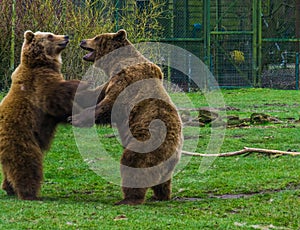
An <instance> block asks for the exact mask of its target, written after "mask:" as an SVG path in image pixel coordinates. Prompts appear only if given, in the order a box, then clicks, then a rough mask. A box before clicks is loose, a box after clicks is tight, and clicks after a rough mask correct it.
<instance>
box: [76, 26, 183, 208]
mask: <svg viewBox="0 0 300 230" xmlns="http://www.w3.org/2000/svg"><path fill="white" fill-rule="evenodd" d="M81 47H82V48H83V49H85V50H88V51H89V53H88V54H86V55H85V56H84V60H86V61H92V62H94V65H95V66H96V67H99V68H102V69H103V70H104V72H105V73H106V74H107V75H108V77H109V81H108V82H107V83H105V84H103V85H102V86H101V87H102V89H103V91H104V98H101V101H100V103H98V104H97V105H96V107H93V108H88V109H85V110H83V111H82V112H81V113H80V114H78V115H75V116H73V117H72V124H73V125H74V126H79V127H84V126H91V125H93V124H94V122H95V123H97V124H103V123H106V122H113V123H115V124H116V126H117V128H118V132H119V135H120V138H121V142H122V145H123V147H124V151H123V155H122V158H121V178H122V190H123V195H124V199H123V200H121V201H119V202H118V203H116V204H128V205H137V204H142V203H143V202H144V199H145V194H146V191H147V190H148V189H149V188H151V189H152V190H153V192H154V195H153V199H154V200H169V199H170V197H171V180H172V174H173V172H174V169H175V166H176V164H177V163H178V161H179V159H180V155H181V148H182V123H181V120H180V117H179V115H178V113H177V110H176V107H175V106H174V104H173V103H172V101H171V99H170V97H169V95H168V94H167V92H166V90H165V89H164V87H163V83H162V79H163V75H162V72H161V70H160V68H159V67H158V66H157V65H155V64H154V63H152V62H150V61H149V60H148V59H146V58H145V57H144V56H143V55H142V54H141V53H140V52H138V51H137V50H136V48H135V47H134V46H133V45H132V44H131V43H130V41H129V40H128V39H127V34H126V31H125V30H120V31H118V32H117V33H105V34H101V35H98V36H96V37H94V38H91V39H86V40H83V41H82V42H81Z"/></svg>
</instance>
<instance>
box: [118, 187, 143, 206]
mask: <svg viewBox="0 0 300 230" xmlns="http://www.w3.org/2000/svg"><path fill="white" fill-rule="evenodd" d="M122 190H123V194H124V199H123V200H121V201H119V202H117V203H115V204H116V205H122V204H126V205H139V204H142V203H144V200H145V195H146V191H147V188H127V187H122Z"/></svg>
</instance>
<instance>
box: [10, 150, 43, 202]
mask: <svg viewBox="0 0 300 230" xmlns="http://www.w3.org/2000/svg"><path fill="white" fill-rule="evenodd" d="M8 173H9V178H10V181H11V184H12V187H13V188H14V190H15V192H16V194H17V195H18V198H19V199H21V200H39V199H38V193H39V191H40V188H41V182H42V179H43V169H42V159H39V157H34V156H33V157H28V156H26V157H24V158H23V159H22V160H21V161H19V162H18V164H15V165H14V167H13V168H11V170H10V172H8Z"/></svg>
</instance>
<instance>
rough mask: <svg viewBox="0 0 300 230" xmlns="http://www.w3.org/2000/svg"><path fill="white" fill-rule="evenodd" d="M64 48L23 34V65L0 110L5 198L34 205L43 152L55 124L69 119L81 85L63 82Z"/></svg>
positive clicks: (54, 40)
mask: <svg viewBox="0 0 300 230" xmlns="http://www.w3.org/2000/svg"><path fill="white" fill-rule="evenodd" d="M67 44H68V37H67V36H64V35H55V34H52V33H42V32H36V33H33V32H31V31H26V32H25V33H24V43H23V47H22V53H21V63H20V65H19V66H18V67H17V68H16V70H15V71H14V72H13V74H12V84H11V87H10V90H9V92H8V94H7V95H6V97H5V98H4V99H3V100H2V102H1V104H0V160H1V164H2V171H3V176H4V180H3V183H2V188H3V189H4V190H5V191H6V192H7V194H8V195H17V196H18V198H20V199H24V200H36V199H38V195H39V191H40V188H41V182H42V179H43V166H42V165H43V152H44V151H45V150H47V149H49V147H50V143H51V140H52V138H53V136H54V133H55V128H56V126H57V124H58V123H60V122H67V118H68V117H69V116H71V115H72V108H73V98H74V95H75V93H76V91H77V89H78V86H79V83H80V81H77V80H70V81H66V80H64V79H63V75H62V74H61V57H60V54H61V51H62V50H63V49H64V48H65V47H66V45H67ZM80 87H81V88H82V90H84V89H85V88H87V87H88V85H87V84H80ZM88 106H91V105H88Z"/></svg>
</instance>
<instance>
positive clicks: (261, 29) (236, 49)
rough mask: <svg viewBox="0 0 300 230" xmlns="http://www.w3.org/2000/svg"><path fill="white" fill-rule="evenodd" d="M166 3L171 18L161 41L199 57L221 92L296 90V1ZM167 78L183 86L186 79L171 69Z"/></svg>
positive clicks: (179, 0) (182, 0)
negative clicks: (225, 89) (235, 89)
mask: <svg viewBox="0 0 300 230" xmlns="http://www.w3.org/2000/svg"><path fill="white" fill-rule="evenodd" d="M165 2H166V3H165V7H166V10H167V12H168V13H169V14H170V15H171V16H170V17H169V20H166V21H164V25H163V26H164V28H165V34H164V35H165V36H164V38H162V39H160V41H165V42H168V43H171V44H174V45H177V46H180V47H182V48H184V49H187V50H188V51H190V52H192V53H193V54H195V55H197V56H198V57H199V58H201V60H203V61H204V62H205V63H206V64H207V65H208V66H209V68H210V70H211V72H212V73H213V74H214V76H215V78H216V79H217V81H218V83H219V85H220V86H221V87H257V86H262V87H278V88H286V89H291V88H297V87H298V85H296V73H297V71H296V69H297V68H299V66H298V65H295V62H296V52H299V48H298V47H299V37H300V36H299V34H300V32H298V35H297V25H296V24H297V22H298V21H300V19H299V15H298V16H297V14H299V12H298V11H299V6H298V8H297V1H295V0H285V1H277V0H230V1H229V0H203V1H199V0H169V1H165ZM298 2H299V3H300V1H298ZM295 22H296V23H295ZM298 24H300V22H299V23H298ZM299 27H300V26H299ZM299 30H300V28H299ZM169 73H170V74H171V79H173V81H174V82H176V83H178V84H182V85H183V86H186V85H185V83H186V82H187V77H186V76H184V75H183V74H181V73H177V72H176V71H175V70H174V71H169ZM270 82H273V84H272V83H270ZM274 82H279V83H278V84H277V83H276V84H275V83H274ZM280 82H283V83H282V84H281V83H280Z"/></svg>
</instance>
